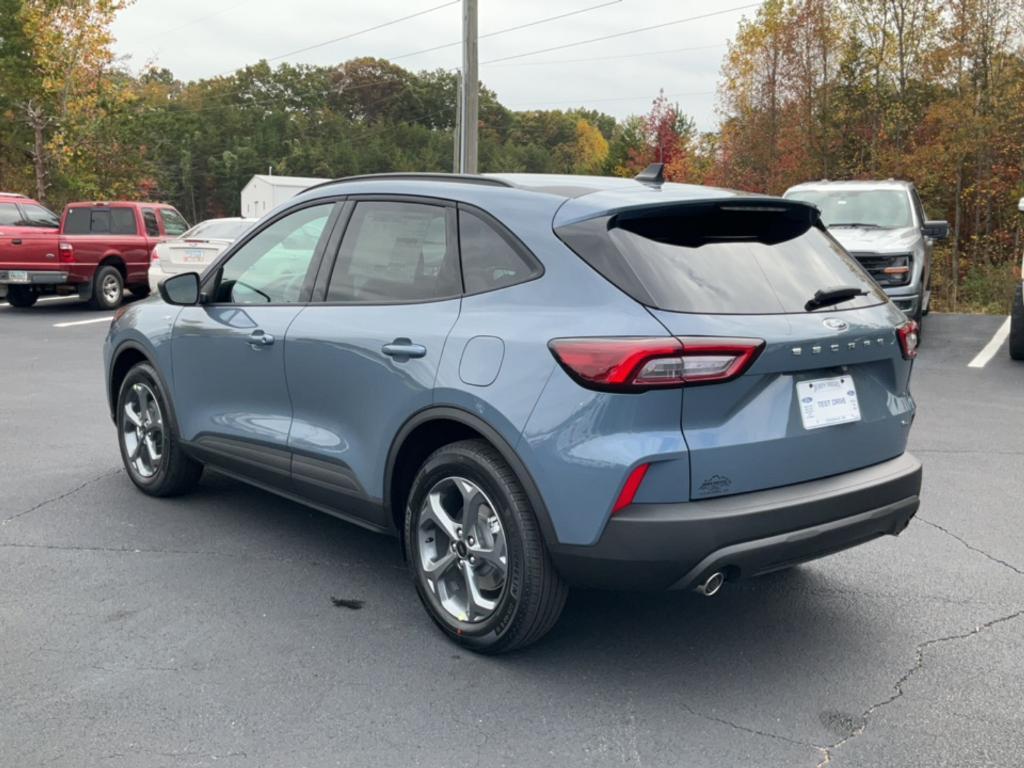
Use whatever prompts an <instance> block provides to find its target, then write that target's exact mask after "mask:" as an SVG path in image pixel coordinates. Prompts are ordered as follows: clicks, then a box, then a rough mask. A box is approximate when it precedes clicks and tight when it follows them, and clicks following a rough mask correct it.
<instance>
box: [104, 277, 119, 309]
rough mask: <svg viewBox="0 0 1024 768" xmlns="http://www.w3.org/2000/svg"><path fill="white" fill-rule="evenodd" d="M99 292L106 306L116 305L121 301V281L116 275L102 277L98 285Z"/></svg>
mask: <svg viewBox="0 0 1024 768" xmlns="http://www.w3.org/2000/svg"><path fill="white" fill-rule="evenodd" d="M100 292H101V293H102V294H103V298H104V299H106V301H107V303H108V304H116V303H118V302H119V301H120V300H121V281H120V280H118V279H117V276H116V275H112V274H107V275H104V277H103V280H102V282H101V283H100Z"/></svg>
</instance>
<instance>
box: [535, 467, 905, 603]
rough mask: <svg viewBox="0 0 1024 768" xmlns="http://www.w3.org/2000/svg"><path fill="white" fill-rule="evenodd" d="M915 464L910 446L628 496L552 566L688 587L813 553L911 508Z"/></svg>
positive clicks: (583, 581)
mask: <svg viewBox="0 0 1024 768" xmlns="http://www.w3.org/2000/svg"><path fill="white" fill-rule="evenodd" d="M920 490H921V463H920V462H919V461H918V460H917V459H916V458H914V457H913V456H911V455H910V454H903V455H902V456H900V457H898V458H896V459H892V460H890V461H886V462H883V463H881V464H876V465H875V466H872V467H866V468H864V469H859V470H855V471H853V472H847V473H845V474H842V475H837V476H835V477H829V478H824V479H822V480H814V481H811V482H807V483H799V484H797V485H791V486H787V487H784V488H774V489H771V490H767V491H758V492H755V493H746V494H740V495H737V496H728V497H724V498H720V499H709V500H705V501H691V502H684V503H680V504H634V505H632V506H630V507H627V508H626V509H624V510H622V511H621V512H619V513H618V514H617V515H616V516H615V517H613V518H612V519H611V520H610V521H609V523H608V525H607V527H606V528H605V531H604V534H603V535H602V536H601V538H600V539H599V540H598V542H597V544H595V545H593V546H590V547H577V546H568V547H566V546H563V547H559V548H557V550H556V551H555V552H553V553H552V554H553V556H554V558H555V563H556V566H557V567H558V569H559V571H560V572H561V574H562V575H563V577H564V578H566V580H567V581H569V583H570V584H573V585H576V586H590V587H602V588H612V589H688V588H691V587H694V586H696V585H697V584H698V583H700V582H702V581H703V580H704V579H705V578H707V576H709V575H711V574H712V573H714V572H715V571H722V572H723V573H725V574H726V576H727V577H728V578H730V579H736V578H743V577H748V576H756V575H759V574H762V573H767V572H769V571H773V570H777V569H779V568H784V567H786V566H789V565H793V564H795V563H800V562H804V561H807V560H813V559H815V558H818V557H822V556H824V555H828V554H832V553H833V552H838V551H840V550H843V549H847V548H849V547H853V546H856V545H857V544H862V543H864V542H866V541H870V540H871V539H874V538H877V537H879V536H883V535H886V534H889V535H896V534H898V533H900V532H901V531H902V530H903V529H904V528H906V526H907V524H908V523H909V522H910V518H912V517H913V516H914V513H915V512H917V508H918V504H919V499H918V496H919V494H920Z"/></svg>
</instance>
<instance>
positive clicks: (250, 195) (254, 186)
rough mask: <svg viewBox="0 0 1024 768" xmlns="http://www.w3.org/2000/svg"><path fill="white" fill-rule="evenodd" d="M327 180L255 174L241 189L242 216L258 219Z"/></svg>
mask: <svg viewBox="0 0 1024 768" xmlns="http://www.w3.org/2000/svg"><path fill="white" fill-rule="evenodd" d="M324 181H329V179H313V178H308V177H305V176H264V175H263V174H257V175H256V176H253V177H252V178H251V179H249V183H248V184H246V185H245V186H244V187H242V214H241V215H242V216H245V217H246V218H253V219H258V218H259V217H260V216H262V215H263V214H265V213H266V212H267V211H269V210H270V209H271V208H273V207H275V206H278V205H280V204H281V203H283V202H284V201H285V200H288V199H290V198H292V197H295V196H296V195H297V194H299V192H301V191H302V190H304V189H308V188H309V187H312V186H313V185H314V184H320V183H322V182H324Z"/></svg>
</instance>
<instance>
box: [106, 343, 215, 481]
mask: <svg viewBox="0 0 1024 768" xmlns="http://www.w3.org/2000/svg"><path fill="white" fill-rule="evenodd" d="M117 434H118V444H119V445H120V447H121V460H122V461H123V462H124V467H125V470H126V471H127V472H128V477H130V478H131V480H132V482H133V483H135V485H136V486H137V487H138V489H139V490H141V491H142V492H143V493H146V494H149V495H150V496H177V495H179V494H182V493H185V492H187V491H190V490H192V488H194V487H195V485H196V483H198V482H199V478H200V476H201V475H202V474H203V465H202V464H200V463H199V462H197V461H196V460H195V459H193V458H191V457H190V456H188V455H186V454H185V452H184V451H183V450H182V448H181V438H180V437H179V436H178V432H177V429H176V428H175V425H174V419H173V418H171V415H170V411H169V410H168V407H167V400H166V398H165V396H164V393H163V390H162V389H161V388H160V380H159V379H158V378H157V376H156V371H154V370H153V368H152V366H150V365H149V364H147V363H139V364H138V365H136V366H135V367H134V368H132V369H131V370H130V371H128V375H127V376H125V377H124V381H123V382H121V389H120V391H119V392H118V396H117Z"/></svg>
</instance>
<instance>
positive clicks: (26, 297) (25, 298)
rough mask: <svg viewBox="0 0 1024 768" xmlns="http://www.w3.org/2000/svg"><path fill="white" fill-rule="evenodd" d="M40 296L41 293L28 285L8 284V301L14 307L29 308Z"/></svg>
mask: <svg viewBox="0 0 1024 768" xmlns="http://www.w3.org/2000/svg"><path fill="white" fill-rule="evenodd" d="M38 298H39V294H37V293H36V292H35V291H33V290H32V289H31V288H29V287H28V286H27V285H9V286H7V303H8V304H10V305H11V306H12V307H18V308H19V309H28V308H29V307H31V306H32V305H34V304H35V303H36V299H38Z"/></svg>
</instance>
